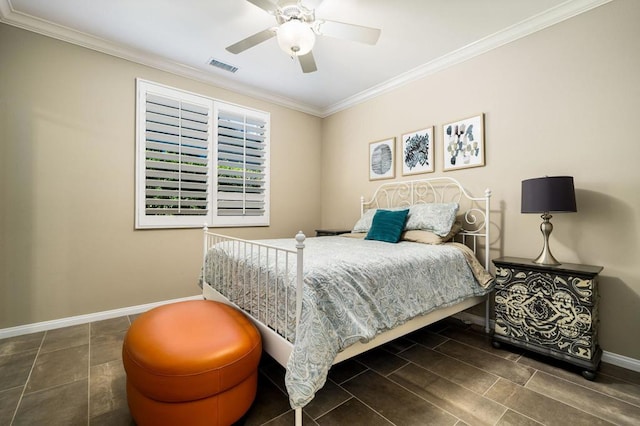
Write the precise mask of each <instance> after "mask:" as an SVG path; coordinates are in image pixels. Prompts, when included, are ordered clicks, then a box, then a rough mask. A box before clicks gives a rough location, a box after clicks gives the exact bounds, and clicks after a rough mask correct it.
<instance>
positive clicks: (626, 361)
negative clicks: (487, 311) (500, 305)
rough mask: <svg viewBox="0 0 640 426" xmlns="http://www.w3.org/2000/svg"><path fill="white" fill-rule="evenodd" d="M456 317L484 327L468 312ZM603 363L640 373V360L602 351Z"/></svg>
mask: <svg viewBox="0 0 640 426" xmlns="http://www.w3.org/2000/svg"><path fill="white" fill-rule="evenodd" d="M454 317H455V318H458V319H459V320H460V321H462V322H465V323H467V324H476V325H479V326H481V327H484V317H482V316H479V315H474V314H470V313H468V312H460V313H459V314H456V315H454ZM493 326H494V321H493V320H491V328H492V329H493ZM602 362H606V363H607V364H612V365H615V366H618V367H622V368H626V369H627V370H631V371H638V372H640V359H635V358H630V357H628V356H624V355H618V354H614V353H613V352H607V351H602Z"/></svg>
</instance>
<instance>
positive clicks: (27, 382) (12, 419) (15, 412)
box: [9, 331, 48, 426]
mask: <svg viewBox="0 0 640 426" xmlns="http://www.w3.org/2000/svg"><path fill="white" fill-rule="evenodd" d="M47 333H48V331H45V332H44V334H43V335H42V340H40V345H39V346H38V351H37V352H36V356H35V357H34V358H33V363H32V364H31V369H30V370H29V374H28V375H27V379H26V380H25V382H24V387H23V388H22V393H21V394H20V398H18V403H17V404H16V408H15V410H14V411H13V416H12V417H11V422H9V426H11V425H13V422H14V421H15V420H16V416H17V415H18V409H20V404H22V399H23V398H24V394H25V393H26V392H27V385H28V384H29V379H31V374H32V373H33V369H34V368H35V366H36V361H37V360H38V356H40V351H41V350H42V345H44V339H45V338H46V337H47Z"/></svg>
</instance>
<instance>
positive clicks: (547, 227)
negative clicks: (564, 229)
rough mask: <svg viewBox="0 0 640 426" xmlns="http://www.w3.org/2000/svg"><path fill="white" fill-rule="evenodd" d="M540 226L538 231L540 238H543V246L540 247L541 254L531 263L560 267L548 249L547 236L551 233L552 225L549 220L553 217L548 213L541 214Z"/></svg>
mask: <svg viewBox="0 0 640 426" xmlns="http://www.w3.org/2000/svg"><path fill="white" fill-rule="evenodd" d="M540 217H541V218H542V224H541V225H540V231H541V232H542V236H543V237H544V246H543V247H542V252H541V253H540V255H539V256H538V257H536V258H535V259H533V263H538V264H540V265H560V262H558V261H557V260H556V258H555V257H553V255H552V254H551V249H549V235H550V234H551V231H553V225H552V224H551V222H550V220H551V218H552V217H553V216H551V215H550V214H549V213H543V214H542V216H540Z"/></svg>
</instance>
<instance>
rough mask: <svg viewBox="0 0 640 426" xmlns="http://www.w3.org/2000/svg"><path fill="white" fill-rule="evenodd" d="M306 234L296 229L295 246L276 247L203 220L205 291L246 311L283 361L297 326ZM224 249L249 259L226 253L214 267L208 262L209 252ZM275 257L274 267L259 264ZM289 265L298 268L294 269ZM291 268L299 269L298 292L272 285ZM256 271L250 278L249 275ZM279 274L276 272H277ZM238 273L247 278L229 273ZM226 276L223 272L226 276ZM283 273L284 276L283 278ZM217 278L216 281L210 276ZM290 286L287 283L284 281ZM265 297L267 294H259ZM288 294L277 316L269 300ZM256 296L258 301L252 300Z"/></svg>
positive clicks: (266, 344) (268, 347)
mask: <svg viewBox="0 0 640 426" xmlns="http://www.w3.org/2000/svg"><path fill="white" fill-rule="evenodd" d="M305 238H306V237H305V235H304V234H303V233H302V231H300V232H298V234H297V235H296V249H295V250H288V249H284V248H281V247H275V246H272V245H268V244H263V243H260V242H256V241H249V240H243V239H239V238H233V237H229V236H225V235H220V234H215V233H212V232H209V230H208V228H207V226H206V225H205V226H204V251H203V267H202V291H203V295H204V297H205V298H206V299H208V300H217V301H221V302H224V303H228V304H231V305H234V306H236V307H238V308H239V309H241V310H243V311H245V312H246V313H247V314H249V316H250V317H251V319H252V320H253V321H254V323H255V324H256V326H257V327H258V328H259V329H260V332H261V334H262V337H263V346H264V348H265V350H266V351H267V352H268V353H269V354H270V355H271V356H272V357H273V358H275V359H276V361H278V362H279V363H280V364H281V365H286V363H287V360H288V359H289V355H290V354H291V350H292V348H293V345H292V344H291V343H290V342H291V341H293V338H294V336H295V332H296V331H297V328H298V324H299V322H300V315H301V312H302V284H303V276H302V268H303V259H304V257H303V251H304V241H305ZM214 247H215V248H218V249H219V250H224V251H226V252H227V253H229V254H232V255H235V257H236V259H237V258H242V259H250V260H248V261H246V262H245V261H243V262H238V261H237V260H234V259H233V258H232V256H228V257H226V258H225V259H224V260H223V261H221V262H220V261H218V262H217V263H218V264H217V265H216V267H215V268H208V267H207V254H208V253H209V252H210V251H211V249H212V248H214ZM270 261H271V262H272V263H273V264H274V265H275V271H270V270H269V269H266V268H260V265H261V264H263V263H266V264H268V263H269V262H270ZM291 268H295V271H292V270H291ZM292 273H295V287H296V288H295V292H293V294H289V292H287V291H285V292H284V294H282V295H280V294H278V291H279V288H278V286H277V285H276V286H272V285H271V283H273V282H274V281H275V282H276V283H277V282H278V280H280V281H282V280H286V277H289V276H290V275H291V274H292ZM250 274H253V276H252V277H251V278H252V279H253V280H252V282H251V283H250V284H248V283H249V281H250V280H249V277H248V275H250ZM273 275H275V276H273ZM233 276H235V277H240V278H242V279H241V280H238V281H241V282H242V283H243V285H242V287H241V288H238V287H237V283H236V282H233V281H234V280H232V279H229V278H228V277H233ZM223 277H225V278H224V279H223ZM283 277H284V278H283ZM216 280H220V282H221V285H219V286H213V285H212V284H213V282H217V281H216ZM210 281H213V282H210ZM285 288H286V284H285ZM232 294H236V295H237V294H241V297H240V298H234V297H231V295H232ZM289 298H292V300H295V327H294V329H293V330H292V329H291V327H288V326H287V322H286V321H287V319H288V318H290V317H291V315H292V313H291V312H290V310H289V307H290V305H291V303H290V300H289ZM261 299H264V300H261ZM282 299H284V303H282V304H281V305H280V306H282V309H283V310H284V313H283V314H282V315H280V317H279V316H278V307H277V306H273V305H271V304H270V303H271V301H276V303H277V301H278V300H282ZM252 302H255V303H252Z"/></svg>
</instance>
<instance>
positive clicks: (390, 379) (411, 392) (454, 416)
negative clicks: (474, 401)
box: [382, 361, 479, 423]
mask: <svg viewBox="0 0 640 426" xmlns="http://www.w3.org/2000/svg"><path fill="white" fill-rule="evenodd" d="M409 363H411V364H413V363H412V362H411V361H409ZM414 365H417V364H414ZM418 367H420V366H418ZM420 368H422V367H420ZM422 369H423V370H426V369H424V368H422ZM426 371H429V370H426ZM434 374H435V373H434ZM382 377H385V378H386V379H387V380H389V381H391V382H392V383H394V384H396V385H398V386H399V387H400V388H402V389H404V390H406V391H407V392H409V393H410V394H412V395H414V396H415V397H416V398H419V399H421V400H422V401H424V402H426V403H427V404H431V405H433V406H434V407H436V408H439V409H440V410H442V411H444V412H445V413H447V414H449V415H450V416H453V418H455V419H456V423H457V422H458V421H464V420H462V419H461V418H460V417H458V416H456V415H455V414H453V413H452V412H450V411H449V410H447V409H446V408H444V407H441V406H440V405H438V404H436V403H435V402H431V401H429V400H427V399H425V398H423V397H422V396H420V395H419V394H418V393H416V392H414V391H413V390H411V389H409V388H408V387H406V386H404V385H403V384H402V383H399V382H397V381H396V380H393V379H392V378H390V377H387V376H382ZM439 377H442V376H439ZM442 378H444V377H442ZM444 379H446V378H444ZM447 380H448V379H447ZM449 382H451V380H449ZM451 383H453V382H451ZM458 386H460V387H463V388H464V386H462V385H458ZM465 389H466V388H465ZM469 390H470V391H471V392H473V393H475V394H476V395H479V394H478V392H475V391H472V390H471V389H469ZM465 423H466V422H465Z"/></svg>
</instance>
